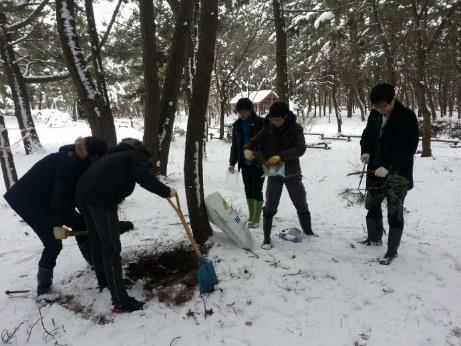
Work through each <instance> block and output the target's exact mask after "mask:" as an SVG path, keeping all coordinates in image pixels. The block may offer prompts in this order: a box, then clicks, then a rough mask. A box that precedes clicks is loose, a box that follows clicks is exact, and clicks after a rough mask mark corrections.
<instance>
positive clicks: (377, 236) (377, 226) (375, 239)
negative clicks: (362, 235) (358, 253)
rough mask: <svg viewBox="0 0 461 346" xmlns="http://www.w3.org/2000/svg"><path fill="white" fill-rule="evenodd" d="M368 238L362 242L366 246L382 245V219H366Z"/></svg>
mask: <svg viewBox="0 0 461 346" xmlns="http://www.w3.org/2000/svg"><path fill="white" fill-rule="evenodd" d="M366 221H367V232H368V238H367V239H366V240H365V241H364V242H363V243H364V244H366V245H382V244H383V240H382V238H383V232H384V228H383V219H382V218H380V219H374V218H371V217H368V216H367V218H366Z"/></svg>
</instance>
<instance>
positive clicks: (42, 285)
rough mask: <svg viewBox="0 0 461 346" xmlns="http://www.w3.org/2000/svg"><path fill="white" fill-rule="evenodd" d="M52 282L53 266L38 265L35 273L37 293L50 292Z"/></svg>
mask: <svg viewBox="0 0 461 346" xmlns="http://www.w3.org/2000/svg"><path fill="white" fill-rule="evenodd" d="M52 284H53V268H42V267H40V266H38V273H37V295H38V296H40V295H42V294H47V293H50V292H51V285H52Z"/></svg>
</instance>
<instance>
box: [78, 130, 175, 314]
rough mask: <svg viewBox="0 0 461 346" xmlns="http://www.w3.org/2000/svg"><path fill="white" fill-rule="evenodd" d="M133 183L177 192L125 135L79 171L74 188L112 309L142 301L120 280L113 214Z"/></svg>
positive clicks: (127, 307)
mask: <svg viewBox="0 0 461 346" xmlns="http://www.w3.org/2000/svg"><path fill="white" fill-rule="evenodd" d="M136 183H138V184H139V185H141V187H143V188H145V189H146V190H148V191H150V192H152V193H155V194H157V195H159V196H161V197H163V198H167V197H173V196H176V194H177V193H176V190H175V189H173V188H170V187H168V186H166V185H165V184H163V183H162V182H160V181H159V180H158V179H157V178H156V177H155V176H154V175H153V174H152V163H151V162H150V153H149V151H148V150H147V148H146V147H145V146H144V144H143V143H142V142H141V141H139V140H137V139H133V138H126V139H124V140H122V142H121V143H120V144H118V145H117V146H115V147H114V148H111V149H110V150H109V152H108V154H107V155H106V156H105V157H104V158H102V159H101V160H99V161H98V162H96V163H95V164H94V165H92V166H91V167H90V168H89V169H88V170H87V171H86V172H85V173H84V174H83V175H82V177H81V178H80V180H79V182H78V184H77V189H76V198H77V204H78V206H79V209H80V210H81V211H82V213H83V216H84V218H85V223H86V225H87V228H88V231H89V236H90V244H91V255H92V260H93V266H94V270H95V273H96V278H97V280H98V284H99V287H100V289H103V288H104V287H108V288H109V290H110V293H111V296H112V302H113V304H114V312H131V311H135V310H141V309H142V307H143V304H144V303H143V302H139V301H137V300H136V299H134V298H132V297H129V296H128V293H127V292H126V289H125V285H124V283H123V277H122V261H121V257H120V252H121V243H120V227H119V223H118V215H117V208H118V204H120V203H121V202H122V201H123V200H124V199H125V198H126V197H128V196H129V195H131V194H132V193H133V190H134V188H135V185H136Z"/></svg>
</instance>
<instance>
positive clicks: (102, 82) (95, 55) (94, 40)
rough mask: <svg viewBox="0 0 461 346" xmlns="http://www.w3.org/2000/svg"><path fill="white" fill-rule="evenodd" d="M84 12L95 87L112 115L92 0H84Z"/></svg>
mask: <svg viewBox="0 0 461 346" xmlns="http://www.w3.org/2000/svg"><path fill="white" fill-rule="evenodd" d="M85 12H86V18H87V24H88V28H87V29H88V35H89V37H90V45H91V58H92V61H93V72H94V76H95V79H96V87H97V88H98V91H99V93H100V94H101V95H102V97H103V98H104V102H105V103H106V105H107V107H108V112H109V113H110V116H111V117H112V111H111V109H110V101H109V94H108V92H107V86H106V79H105V77H104V68H103V64H102V58H101V49H100V42H99V36H98V31H97V29H96V21H95V19H94V11H93V0H85Z"/></svg>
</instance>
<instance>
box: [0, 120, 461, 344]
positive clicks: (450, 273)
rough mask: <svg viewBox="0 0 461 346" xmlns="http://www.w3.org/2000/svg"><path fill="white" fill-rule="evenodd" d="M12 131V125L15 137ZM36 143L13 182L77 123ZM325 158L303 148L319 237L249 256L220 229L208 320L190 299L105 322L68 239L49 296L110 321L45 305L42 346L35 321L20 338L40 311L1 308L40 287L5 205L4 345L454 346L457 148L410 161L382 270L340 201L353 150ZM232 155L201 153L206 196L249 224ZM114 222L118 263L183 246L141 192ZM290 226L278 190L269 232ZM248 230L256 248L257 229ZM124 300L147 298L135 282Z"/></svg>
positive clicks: (217, 150)
mask: <svg viewBox="0 0 461 346" xmlns="http://www.w3.org/2000/svg"><path fill="white" fill-rule="evenodd" d="M8 121H9V122H8V123H7V124H8V127H9V128H14V127H16V128H17V124H14V123H12V122H11V119H9V120H8ZM363 126H364V124H363V123H361V122H360V120H359V119H355V118H354V119H344V129H343V132H344V133H348V134H360V133H361V130H362V128H363ZM117 131H118V136H119V138H122V137H127V136H133V137H137V138H141V137H142V134H141V133H140V132H139V131H137V130H134V129H130V128H118V129H117ZM311 131H315V132H325V133H326V134H330V135H333V134H334V133H335V131H336V124H335V123H334V119H333V122H332V123H331V124H328V122H327V120H326V119H322V120H320V121H319V122H318V123H317V124H314V126H313V127H312V129H311ZM38 133H39V135H40V138H41V140H42V142H43V144H44V148H45V149H44V152H43V153H41V154H36V155H31V156H25V155H24V152H23V148H22V147H21V144H18V145H16V146H15V147H14V152H15V163H16V166H17V169H18V175H19V176H21V175H22V174H23V173H24V172H26V171H27V169H29V168H30V167H31V165H32V164H34V163H35V162H36V161H37V160H38V159H40V158H41V157H43V156H44V155H46V154H47V153H50V152H53V151H54V150H56V149H57V148H58V147H59V146H60V145H62V144H64V143H69V142H72V141H73V139H74V138H76V137H77V136H78V135H88V134H89V133H90V131H89V129H88V127H87V126H85V125H84V124H82V123H79V124H77V125H75V126H71V127H67V128H65V129H63V128H49V127H45V126H44V125H39V126H38ZM9 135H10V140H11V142H12V143H13V142H15V141H16V140H18V139H19V138H20V135H19V131H18V130H17V129H10V131H9ZM306 140H307V142H316V141H317V138H316V137H311V136H308V137H306ZM331 147H332V149H331V150H327V151H326V150H320V149H308V150H307V152H306V154H305V155H304V156H303V157H302V160H301V164H302V169H303V173H304V184H305V186H306V189H307V191H308V201H309V205H310V208H311V213H312V218H313V228H314V231H315V232H317V233H318V234H319V235H320V236H319V237H318V238H315V239H308V240H307V239H305V240H304V241H303V242H301V243H291V242H286V241H283V240H281V239H278V238H275V236H274V237H273V240H274V243H275V247H274V248H273V250H272V251H264V250H262V249H260V248H259V246H257V247H256V248H255V250H254V253H255V255H254V254H251V253H248V252H245V251H243V250H241V249H239V248H237V247H235V246H233V245H232V244H231V243H230V242H229V241H228V240H227V239H226V237H225V236H224V235H223V234H222V233H221V232H220V231H217V232H215V235H214V237H213V238H212V241H213V242H214V246H213V248H212V249H211V251H210V253H209V257H210V258H212V259H213V260H214V264H215V268H216V270H217V274H218V277H219V279H220V283H219V285H218V289H217V290H216V291H215V292H214V293H213V294H211V295H209V296H207V297H204V299H205V302H206V307H207V309H212V310H213V314H212V315H208V316H205V314H204V301H203V300H202V299H201V297H200V296H199V295H198V293H197V294H196V295H195V296H194V298H193V299H192V300H191V301H189V302H187V303H186V304H184V305H182V306H169V305H167V304H165V303H160V302H159V301H158V300H156V299H154V300H150V301H149V302H148V303H147V304H146V308H145V310H144V311H142V312H136V313H132V314H121V315H116V316H112V315H111V314H110V308H111V306H110V297H109V294H108V292H107V290H106V291H105V292H103V293H101V294H100V293H98V292H97V289H96V288H95V287H96V280H95V278H94V275H93V273H92V272H91V271H90V270H89V269H88V268H87V266H86V265H85V263H84V261H83V259H82V257H81V255H80V253H79V252H78V249H77V246H76V243H75V241H74V240H66V241H64V249H63V251H62V253H61V255H60V256H59V259H58V264H57V267H56V270H55V284H54V287H55V289H56V290H57V291H59V292H61V293H62V294H74V295H76V296H77V297H78V299H79V303H80V304H81V305H82V306H84V307H89V306H91V309H92V311H93V313H94V314H95V315H98V314H100V315H108V319H109V320H112V322H111V323H107V324H104V325H100V324H97V323H95V322H94V321H92V319H91V318H90V319H88V318H84V316H82V315H81V314H75V313H74V312H72V311H70V310H68V309H66V308H64V307H62V306H61V305H59V304H53V305H47V306H45V307H44V308H42V309H41V312H42V313H43V316H44V319H43V320H44V323H45V325H46V326H47V328H48V329H49V330H52V329H54V328H59V329H58V330H57V331H56V337H55V338H50V337H48V338H45V336H44V331H43V328H42V327H41V326H40V323H39V325H37V326H35V327H34V328H33V330H32V332H31V334H30V340H27V339H28V332H27V327H28V326H29V325H31V324H33V323H34V322H35V321H37V319H38V318H39V317H40V316H39V310H38V305H37V303H36V302H35V300H34V299H33V298H32V297H28V298H27V297H26V298H8V297H7V295H5V294H3V292H4V291H5V290H7V289H10V290H12V289H32V290H35V285H36V278H35V276H36V271H37V261H38V258H39V256H40V253H41V249H42V247H41V244H40V242H39V240H38V238H37V237H36V236H35V234H34V233H33V232H32V231H31V230H30V229H29V228H28V227H27V226H26V225H25V224H24V223H22V222H20V219H19V218H18V217H17V216H16V215H15V214H14V212H13V211H12V210H11V209H10V208H9V207H8V205H7V204H6V202H5V201H4V200H3V199H1V200H0V223H1V225H2V226H1V232H0V275H1V278H2V279H1V280H0V290H1V294H0V321H1V322H0V329H1V330H4V329H8V330H9V331H13V330H14V328H15V327H16V326H17V325H19V324H20V323H21V322H23V321H26V320H27V322H25V323H24V324H23V325H22V326H21V327H20V328H19V329H18V331H17V332H16V334H15V336H14V337H13V339H12V340H11V343H12V344H13V345H24V344H30V345H41V344H55V342H57V343H56V344H59V345H64V344H66V345H175V346H179V345H232V346H234V345H235V346H237V345H290V346H291V345H322V346H323V345H335V346H336V345H348V346H351V345H373V346H375V345H418V346H419V345H428V346H429V345H431V346H432V345H461V305H460V302H459V294H460V292H461V256H460V246H461V237H460V233H459V230H460V229H461V228H460V226H461V213H460V205H461V187H460V186H461V184H460V181H461V176H460V173H459V172H460V171H461V149H453V148H449V147H448V145H447V144H440V143H434V144H433V157H432V158H421V157H419V156H417V157H416V161H415V188H414V189H413V190H412V191H410V192H409V194H408V197H407V200H406V203H405V206H406V209H407V213H406V214H405V218H406V227H405V230H404V235H403V239H402V244H401V249H400V251H399V254H400V256H399V257H398V258H397V259H396V260H395V262H393V264H392V265H391V266H381V265H379V264H377V263H376V262H374V261H372V260H373V259H375V258H376V257H378V256H380V255H382V254H384V251H385V248H377V247H362V246H361V245H359V244H357V240H358V239H360V238H362V237H363V236H364V235H365V233H364V232H365V231H364V230H365V228H364V227H365V223H364V219H365V210H364V209H363V208H361V207H357V206H353V207H347V206H346V203H345V201H344V200H343V199H341V198H340V197H338V193H340V192H341V191H343V190H344V189H345V188H347V187H352V188H353V187H356V186H357V184H358V177H357V176H352V177H346V174H347V173H348V172H351V171H355V170H359V169H360V168H361V167H360V163H359V160H358V158H359V154H360V149H359V144H358V140H357V139H355V140H352V141H351V142H346V141H333V142H332V144H331ZM228 153H229V144H227V143H224V142H221V141H218V140H213V141H210V142H208V144H207V160H206V162H205V163H204V171H205V173H204V174H205V179H204V181H205V191H206V193H211V192H214V191H216V190H218V191H220V192H221V193H222V194H223V195H224V197H225V198H226V199H227V200H228V201H229V202H231V203H232V204H233V206H234V207H236V208H237V209H239V210H241V212H242V214H243V215H245V213H246V202H245V197H244V195H243V184H242V182H241V178H240V177H239V176H238V175H229V174H228V173H227V172H226V171H227V166H228ZM183 155H184V137H179V138H177V139H176V141H175V142H174V143H173V144H172V150H171V162H170V164H169V173H170V174H169V176H168V178H167V179H168V184H171V185H173V186H174V187H176V188H177V189H178V191H179V193H180V197H181V201H182V205H183V206H186V205H187V204H186V201H185V198H184V187H183V172H182V165H183V162H184V159H183ZM0 193H1V194H3V193H4V186H3V184H0ZM120 214H121V218H122V219H129V220H131V221H133V222H134V224H135V230H134V231H133V232H130V233H128V234H125V235H123V236H122V244H123V253H122V256H123V259H124V262H128V261H129V260H130V259H133V258H135V257H136V255H137V254H139V253H141V252H142V251H145V250H149V251H153V252H155V251H161V250H162V249H163V248H165V247H171V246H172V245H174V244H175V243H177V242H182V241H184V238H185V237H184V231H183V229H182V228H181V226H180V225H179V224H178V219H177V216H176V215H175V213H174V211H173V210H172V209H171V207H170V206H169V205H168V203H167V202H166V201H164V200H162V199H161V198H159V197H157V196H154V195H151V194H150V193H148V192H146V191H144V190H142V189H141V188H136V190H135V193H134V194H133V195H132V196H131V197H130V198H128V199H127V200H126V201H125V203H124V204H123V205H122V207H121V210H120ZM291 226H298V222H297V217H296V211H295V210H294V208H293V207H292V205H291V202H290V200H289V198H288V194H287V193H286V191H285V192H284V194H283V196H282V201H281V204H280V208H279V212H278V214H277V217H276V220H275V228H274V231H273V232H274V234H275V233H277V230H281V229H282V228H287V227H291ZM252 232H253V234H254V237H255V239H256V242H257V243H258V244H259V243H260V242H261V240H262V234H261V233H262V230H261V229H259V230H255V231H252ZM129 293H130V294H131V295H134V296H135V297H137V298H140V299H142V298H143V296H142V285H141V283H137V284H136V285H135V286H134V287H133V288H132V289H130V291H129Z"/></svg>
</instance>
